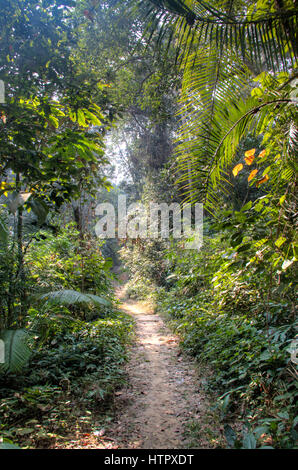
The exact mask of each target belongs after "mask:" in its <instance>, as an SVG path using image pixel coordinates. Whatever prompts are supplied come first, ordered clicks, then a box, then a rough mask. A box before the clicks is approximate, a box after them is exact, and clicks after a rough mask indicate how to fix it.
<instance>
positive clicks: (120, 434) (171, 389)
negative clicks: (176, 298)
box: [106, 290, 222, 449]
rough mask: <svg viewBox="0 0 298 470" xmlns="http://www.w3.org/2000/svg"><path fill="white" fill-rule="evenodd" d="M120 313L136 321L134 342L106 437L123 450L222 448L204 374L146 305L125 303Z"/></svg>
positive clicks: (160, 319) (159, 318) (126, 301)
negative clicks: (124, 380) (204, 389)
mask: <svg viewBox="0 0 298 470" xmlns="http://www.w3.org/2000/svg"><path fill="white" fill-rule="evenodd" d="M119 292H120V296H121V290H120V291H119ZM120 308H121V309H122V310H124V311H125V312H126V313H128V314H129V315H131V316H132V317H133V318H134V320H135V323H136V338H135V342H134V345H133V347H132V348H131V351H130V361H129V363H128V365H127V367H126V369H127V374H128V385H127V386H126V387H125V388H123V389H122V390H120V391H119V392H117V396H116V400H115V408H116V419H115V420H114V422H113V423H111V426H110V427H109V429H107V430H106V436H109V438H110V439H111V440H112V441H113V443H114V445H115V446H116V447H118V448H122V449H123V448H126V449H127V448H132V449H183V448H212V447H218V446H220V441H221V435H222V434H221V430H220V426H219V424H218V422H217V416H216V413H214V412H212V411H211V410H210V406H211V405H212V403H210V398H209V399H208V398H207V396H206V395H205V394H204V393H203V391H202V388H203V387H202V384H203V382H204V374H200V371H199V370H198V366H197V365H196V364H195V362H194V361H192V360H191V359H190V358H189V357H186V356H185V355H184V354H183V352H182V351H181V349H180V347H179V338H178V337H177V336H175V335H173V334H172V333H171V332H170V330H169V329H168V328H167V326H166V325H165V323H164V321H163V319H162V318H161V317H160V316H159V315H157V314H155V313H154V312H153V311H152V307H150V306H148V304H146V303H144V302H136V301H132V300H123V301H122V304H121V306H120Z"/></svg>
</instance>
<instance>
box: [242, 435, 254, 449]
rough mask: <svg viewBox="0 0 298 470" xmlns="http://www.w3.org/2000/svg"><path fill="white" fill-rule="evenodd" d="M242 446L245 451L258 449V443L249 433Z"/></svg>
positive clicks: (245, 436)
mask: <svg viewBox="0 0 298 470" xmlns="http://www.w3.org/2000/svg"><path fill="white" fill-rule="evenodd" d="M242 445H243V448H244V449H256V447H257V441H256V438H255V436H254V435H253V433H251V432H248V433H246V434H245V435H244V437H243V441H242Z"/></svg>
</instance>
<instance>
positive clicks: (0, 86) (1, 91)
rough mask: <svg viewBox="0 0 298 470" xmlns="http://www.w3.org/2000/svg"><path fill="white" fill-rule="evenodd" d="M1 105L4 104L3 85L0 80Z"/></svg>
mask: <svg viewBox="0 0 298 470" xmlns="http://www.w3.org/2000/svg"><path fill="white" fill-rule="evenodd" d="M1 103H5V85H4V81H3V80H0V104H1Z"/></svg>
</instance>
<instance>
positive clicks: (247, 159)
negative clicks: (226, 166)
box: [244, 155, 255, 165]
mask: <svg viewBox="0 0 298 470" xmlns="http://www.w3.org/2000/svg"><path fill="white" fill-rule="evenodd" d="M254 159H255V156H254V155H250V156H249V157H245V158H244V160H245V163H246V165H251V164H252V162H253V161H254Z"/></svg>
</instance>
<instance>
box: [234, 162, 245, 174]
mask: <svg viewBox="0 0 298 470" xmlns="http://www.w3.org/2000/svg"><path fill="white" fill-rule="evenodd" d="M242 168H243V165H242V163H238V165H236V166H235V167H234V168H233V175H234V176H237V175H238V173H239V171H241V170H242Z"/></svg>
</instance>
